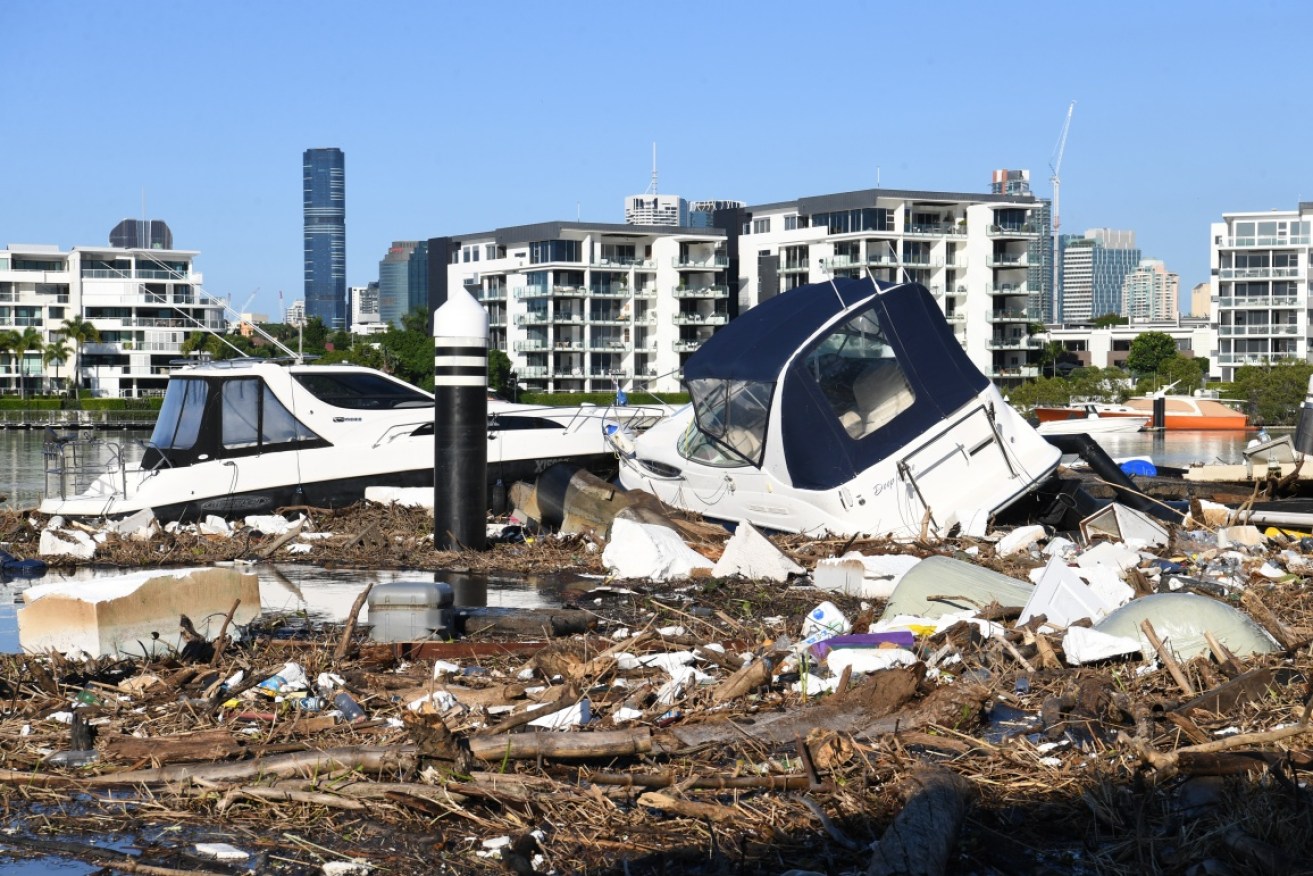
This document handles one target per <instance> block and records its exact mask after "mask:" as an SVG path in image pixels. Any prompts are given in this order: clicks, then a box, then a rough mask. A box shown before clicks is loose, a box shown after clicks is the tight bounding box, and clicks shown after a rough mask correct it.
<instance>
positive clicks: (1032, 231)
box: [985, 222, 1047, 237]
mask: <svg viewBox="0 0 1313 876" xmlns="http://www.w3.org/2000/svg"><path fill="white" fill-rule="evenodd" d="M1046 233H1047V231H1046V230H1045V229H1043V228H1040V227H1039V226H1038V225H1034V224H1031V223H1030V222H1026V223H1024V224H1022V225H990V226H988V227H987V228H986V229H985V234H986V235H987V236H988V237H1039V236H1040V235H1041V234H1046Z"/></svg>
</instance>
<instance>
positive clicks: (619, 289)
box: [588, 284, 629, 298]
mask: <svg viewBox="0 0 1313 876" xmlns="http://www.w3.org/2000/svg"><path fill="white" fill-rule="evenodd" d="M588 295H589V297H590V298H628V297H629V287H628V286H621V285H619V284H613V285H610V286H594V287H592V288H591V289H589V290H588Z"/></svg>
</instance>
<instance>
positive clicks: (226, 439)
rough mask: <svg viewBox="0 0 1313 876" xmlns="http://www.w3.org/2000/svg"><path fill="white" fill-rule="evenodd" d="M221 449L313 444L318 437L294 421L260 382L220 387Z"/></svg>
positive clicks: (236, 382)
mask: <svg viewBox="0 0 1313 876" xmlns="http://www.w3.org/2000/svg"><path fill="white" fill-rule="evenodd" d="M221 422H222V424H223V425H222V434H223V446H224V448H226V449H230V450H231V449H236V448H239V447H257V446H263V445H266V444H289V443H291V442H296V441H314V440H316V439H317V438H318V437H319V436H318V435H316V434H315V433H314V432H312V431H310V429H308V428H306V426H305V425H304V424H303V423H301V421H300V420H298V419H296V417H294V416H293V415H292V413H291V412H290V411H288V410H287V408H286V407H284V406H283V403H282V402H280V401H279V400H278V398H277V397H276V396H275V395H274V394H273V393H272V392H271V391H270V389H269V387H268V386H266V385H265V383H264V381H263V380H260V379H258V378H254V377H252V378H249V379H247V378H242V379H240V380H228V381H225V382H224V384H223V418H222V421H221Z"/></svg>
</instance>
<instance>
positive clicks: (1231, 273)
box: [1217, 267, 1300, 280]
mask: <svg viewBox="0 0 1313 876" xmlns="http://www.w3.org/2000/svg"><path fill="white" fill-rule="evenodd" d="M1299 275H1300V271H1299V268H1290V267H1285V268H1222V269H1221V270H1220V271H1218V272H1217V276H1218V277H1220V278H1221V279H1223V280H1254V279H1258V280H1265V279H1268V278H1276V279H1285V278H1289V277H1298V276H1299Z"/></svg>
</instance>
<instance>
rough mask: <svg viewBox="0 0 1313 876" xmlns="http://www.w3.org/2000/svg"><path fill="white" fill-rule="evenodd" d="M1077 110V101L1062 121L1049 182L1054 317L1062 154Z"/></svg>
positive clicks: (1054, 310)
mask: <svg viewBox="0 0 1313 876" xmlns="http://www.w3.org/2000/svg"><path fill="white" fill-rule="evenodd" d="M1075 110H1076V101H1074V100H1073V101H1072V102H1071V105H1070V106H1068V107H1067V118H1066V120H1065V121H1063V123H1062V135H1061V136H1059V137H1058V145H1057V148H1055V149H1054V150H1053V160H1052V161H1050V162H1049V170H1051V171H1053V174H1052V176H1050V177H1049V182H1050V183H1052V184H1053V292H1052V295H1053V302H1052V304H1053V319H1054V320H1055V321H1056V320H1057V318H1058V261H1059V258H1058V229H1059V228H1060V227H1061V226H1062V219H1061V211H1060V210H1059V205H1058V198H1059V194H1060V192H1061V190H1062V174H1061V171H1062V155H1063V153H1064V152H1066V151H1067V132H1068V131H1070V130H1071V114H1072V113H1073V112H1075Z"/></svg>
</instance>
